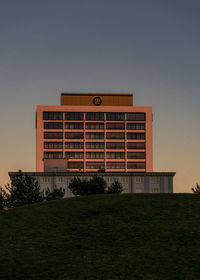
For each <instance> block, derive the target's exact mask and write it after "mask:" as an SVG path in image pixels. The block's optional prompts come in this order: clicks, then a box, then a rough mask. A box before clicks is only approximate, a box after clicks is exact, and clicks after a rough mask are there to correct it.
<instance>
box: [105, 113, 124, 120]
mask: <svg viewBox="0 0 200 280" xmlns="http://www.w3.org/2000/svg"><path fill="white" fill-rule="evenodd" d="M106 120H107V121H124V120H125V113H106Z"/></svg>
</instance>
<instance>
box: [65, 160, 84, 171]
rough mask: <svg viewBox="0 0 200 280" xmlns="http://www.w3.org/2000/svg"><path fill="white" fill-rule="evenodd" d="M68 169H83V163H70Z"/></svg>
mask: <svg viewBox="0 0 200 280" xmlns="http://www.w3.org/2000/svg"><path fill="white" fill-rule="evenodd" d="M68 168H69V169H83V161H69V162H68Z"/></svg>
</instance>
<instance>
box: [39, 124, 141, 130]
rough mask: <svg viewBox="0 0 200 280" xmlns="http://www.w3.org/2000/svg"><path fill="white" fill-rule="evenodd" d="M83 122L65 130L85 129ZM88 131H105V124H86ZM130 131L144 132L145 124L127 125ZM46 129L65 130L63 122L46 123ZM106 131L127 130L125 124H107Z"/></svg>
mask: <svg viewBox="0 0 200 280" xmlns="http://www.w3.org/2000/svg"><path fill="white" fill-rule="evenodd" d="M83 128H84V123H83V122H71V123H65V129H83ZM85 128H86V129H104V123H86V124H85ZM126 128H127V129H129V130H144V129H145V123H127V124H126ZM44 129H63V123H62V122H44ZM106 129H125V124H124V123H106Z"/></svg>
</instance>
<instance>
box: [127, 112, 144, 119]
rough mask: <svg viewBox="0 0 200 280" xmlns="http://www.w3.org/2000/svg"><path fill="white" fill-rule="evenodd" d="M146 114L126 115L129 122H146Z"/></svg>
mask: <svg viewBox="0 0 200 280" xmlns="http://www.w3.org/2000/svg"><path fill="white" fill-rule="evenodd" d="M145 119H146V118H145V113H126V120H127V121H145Z"/></svg>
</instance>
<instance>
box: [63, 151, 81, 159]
mask: <svg viewBox="0 0 200 280" xmlns="http://www.w3.org/2000/svg"><path fill="white" fill-rule="evenodd" d="M83 155H84V154H83V153H82V152H67V153H65V157H66V158H67V159H69V158H83Z"/></svg>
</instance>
